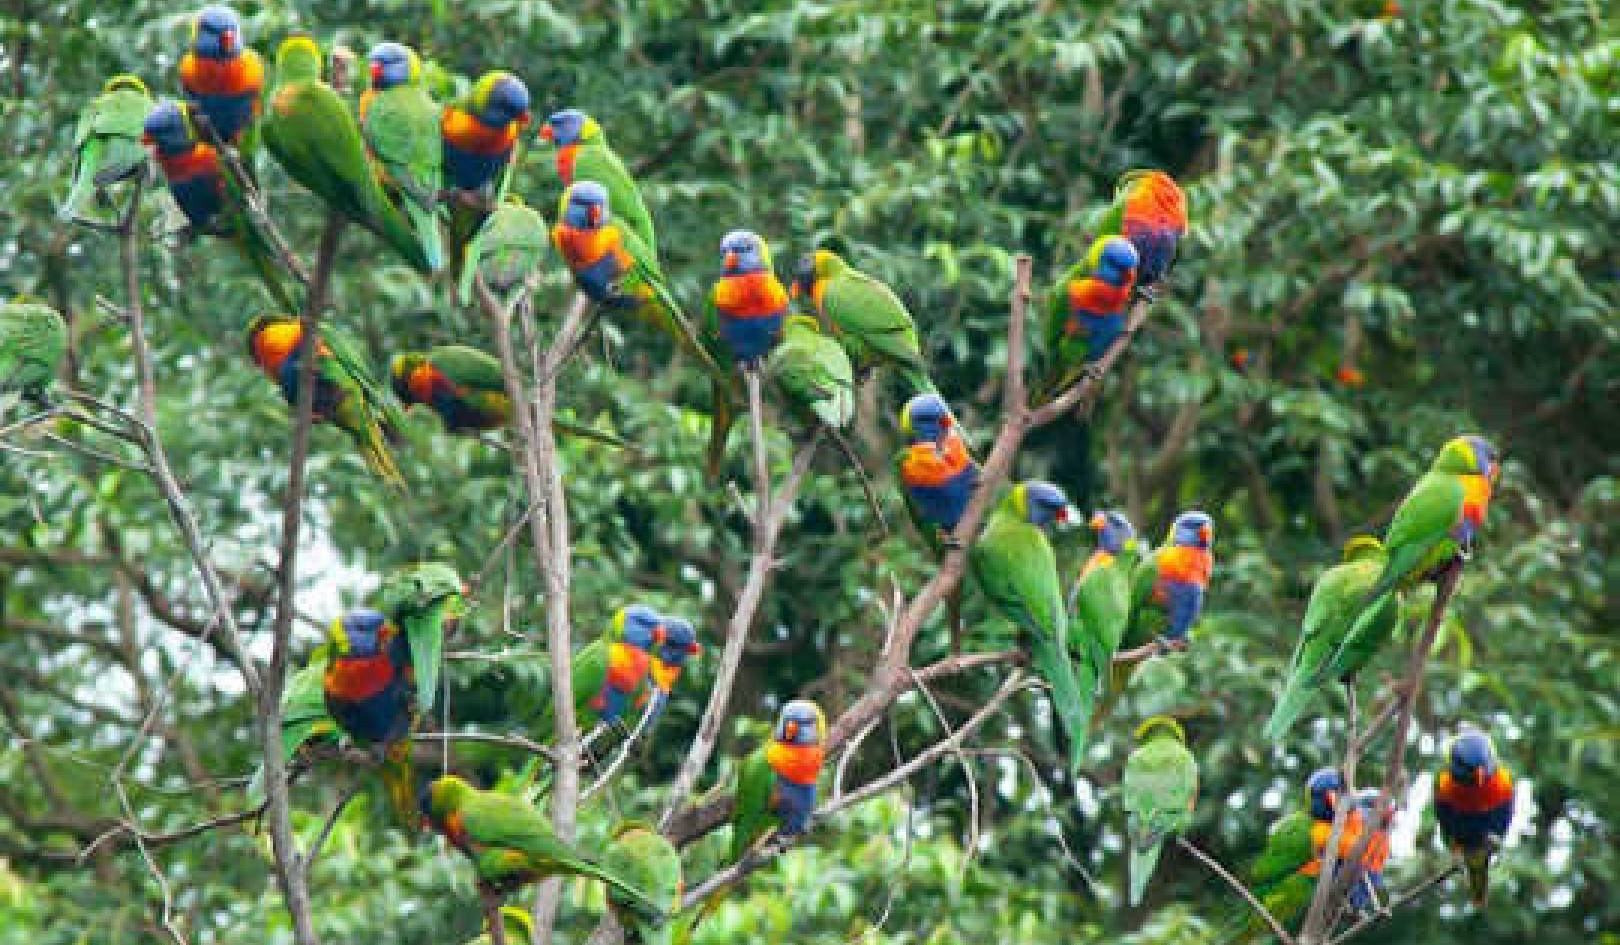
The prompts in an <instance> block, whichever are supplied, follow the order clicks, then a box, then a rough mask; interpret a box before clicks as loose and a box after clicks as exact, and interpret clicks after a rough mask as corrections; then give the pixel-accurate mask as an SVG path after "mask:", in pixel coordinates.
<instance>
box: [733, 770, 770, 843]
mask: <svg viewBox="0 0 1620 945" xmlns="http://www.w3.org/2000/svg"><path fill="white" fill-rule="evenodd" d="M775 787H776V777H775V772H773V771H772V770H771V766H770V764H769V763H768V762H766V760H765V750H764V749H763V748H761V749H759V750H757V751H755V752H754V753H753V754H751V755H749V756H748V757H747V758H745V759H743V762H742V764H741V765H739V766H738V768H737V798H736V803H735V804H734V806H733V808H732V814H731V859H732V861H733V862H735V861H737V860H740V859H742V858H743V855H744V854H746V853H747V852H748V851H749V849H750V848H752V847H753V845H754V843H755V842H756V841H757V840H759V838H760V837H762V836H764V835H765V832H766V831H768V830H770V829H771V827H772V826H774V825H775V824H776V815H775V814H774V813H772V811H771V793H772V791H773V790H774V789H775Z"/></svg>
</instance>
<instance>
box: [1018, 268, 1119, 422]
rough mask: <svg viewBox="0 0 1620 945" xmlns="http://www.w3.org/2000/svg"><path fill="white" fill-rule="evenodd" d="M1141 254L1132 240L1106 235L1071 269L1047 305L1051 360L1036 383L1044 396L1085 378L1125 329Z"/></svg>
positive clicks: (1047, 337) (1048, 356)
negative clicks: (1126, 312) (1041, 379)
mask: <svg viewBox="0 0 1620 945" xmlns="http://www.w3.org/2000/svg"><path fill="white" fill-rule="evenodd" d="M1138 258H1139V257H1138V256H1137V254H1136V247H1134V246H1132V245H1131V243H1130V240H1127V239H1125V238H1124V237H1123V236H1101V237H1098V238H1097V239H1096V240H1095V241H1093V242H1092V244H1091V249H1089V250H1088V251H1087V252H1086V255H1085V256H1084V258H1082V259H1081V260H1080V261H1079V262H1077V263H1075V264H1074V265H1073V266H1071V267H1070V268H1069V271H1068V273H1067V274H1066V275H1065V276H1064V277H1063V281H1062V282H1061V283H1059V284H1058V287H1057V289H1056V291H1054V292H1053V293H1052V299H1051V303H1050V305H1049V306H1048V308H1047V315H1046V330H1045V336H1046V338H1045V340H1046V356H1047V360H1048V365H1047V368H1046V376H1045V379H1044V380H1043V381H1042V382H1041V383H1040V384H1038V385H1037V386H1036V397H1037V398H1038V399H1041V400H1049V399H1051V398H1053V397H1056V396H1057V395H1058V394H1059V393H1061V392H1062V391H1063V389H1064V388H1066V387H1068V386H1069V385H1071V384H1073V383H1074V382H1075V381H1077V380H1079V379H1080V377H1081V376H1082V375H1083V374H1085V373H1086V371H1087V369H1088V368H1090V366H1091V365H1092V364H1094V363H1096V362H1097V361H1099V360H1101V359H1102V356H1103V355H1105V354H1107V353H1108V349H1109V348H1112V347H1113V346H1114V342H1116V341H1118V340H1119V336H1120V335H1121V334H1123V333H1124V331H1125V310H1126V309H1127V308H1129V307H1130V301H1131V287H1132V286H1134V285H1135V284H1136V266H1137V262H1138Z"/></svg>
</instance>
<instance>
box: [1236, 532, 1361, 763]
mask: <svg viewBox="0 0 1620 945" xmlns="http://www.w3.org/2000/svg"><path fill="white" fill-rule="evenodd" d="M1381 567H1382V561H1381V560H1365V559H1364V560H1360V561H1347V562H1345V563H1343V564H1339V565H1335V566H1333V567H1331V568H1328V569H1327V570H1326V571H1323V572H1322V576H1321V577H1320V578H1318V579H1317V581H1316V586H1315V587H1314V588H1313V589H1312V590H1311V597H1310V600H1309V601H1308V602H1307V603H1306V605H1305V619H1304V621H1303V622H1302V623H1301V624H1300V631H1299V640H1298V642H1297V643H1296V644H1295V645H1294V656H1293V658H1292V659H1291V660H1290V661H1289V668H1288V682H1287V684H1286V686H1284V688H1283V692H1282V696H1281V697H1279V698H1278V700H1277V704H1276V706H1275V707H1274V708H1273V709H1272V712H1271V718H1270V719H1269V720H1268V721H1267V722H1266V727H1265V736H1266V737H1267V738H1270V739H1277V738H1281V737H1282V736H1283V734H1284V733H1286V732H1287V731H1288V728H1289V726H1291V725H1293V724H1294V722H1295V720H1297V719H1298V718H1299V716H1300V714H1301V713H1303V712H1304V711H1305V707H1306V706H1307V705H1309V704H1310V701H1311V699H1312V698H1313V697H1314V696H1315V695H1316V693H1317V692H1318V691H1319V690H1320V689H1321V686H1322V684H1323V683H1324V682H1326V681H1328V680H1330V679H1333V678H1336V677H1333V676H1329V675H1328V674H1327V673H1326V672H1324V670H1325V668H1326V667H1327V665H1328V662H1329V660H1330V658H1331V657H1332V655H1333V653H1334V652H1336V651H1337V650H1338V648H1339V645H1340V644H1341V643H1343V642H1344V639H1345V635H1346V634H1348V633H1349V632H1350V627H1351V625H1352V623H1354V621H1355V619H1356V615H1357V614H1359V613H1360V612H1361V605H1362V601H1363V599H1364V596H1365V595H1366V593H1367V589H1368V588H1370V587H1371V586H1372V582H1373V580H1374V579H1376V578H1377V576H1378V571H1379V569H1380V568H1381Z"/></svg>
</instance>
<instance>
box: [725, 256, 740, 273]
mask: <svg viewBox="0 0 1620 945" xmlns="http://www.w3.org/2000/svg"><path fill="white" fill-rule="evenodd" d="M724 264H725V267H726V268H727V269H735V268H737V254H736V253H727V254H726V258H725V260H724Z"/></svg>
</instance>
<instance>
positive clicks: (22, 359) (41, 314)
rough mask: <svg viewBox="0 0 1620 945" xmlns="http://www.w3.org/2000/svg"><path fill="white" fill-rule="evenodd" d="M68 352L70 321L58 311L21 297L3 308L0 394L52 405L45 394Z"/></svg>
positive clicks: (0, 332) (1, 314)
mask: <svg viewBox="0 0 1620 945" xmlns="http://www.w3.org/2000/svg"><path fill="white" fill-rule="evenodd" d="M67 350H68V328H67V322H65V321H63V320H62V316H61V315H60V314H58V313H57V311H56V309H54V308H51V307H50V306H49V305H44V304H41V303H39V302H29V301H26V300H24V299H21V298H18V299H15V300H13V301H10V302H7V303H6V304H4V305H0V392H6V391H19V392H21V394H22V395H23V396H24V397H26V398H28V399H29V400H30V401H33V402H34V403H35V404H37V405H39V406H40V407H47V406H49V405H50V401H49V397H48V395H47V393H46V392H47V390H48V388H49V387H50V386H51V384H52V382H54V381H55V380H56V374H57V371H59V370H60V369H61V366H62V361H63V360H64V359H66V358H67Z"/></svg>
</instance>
